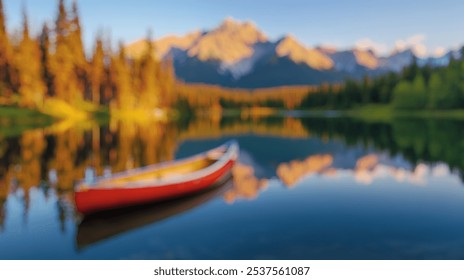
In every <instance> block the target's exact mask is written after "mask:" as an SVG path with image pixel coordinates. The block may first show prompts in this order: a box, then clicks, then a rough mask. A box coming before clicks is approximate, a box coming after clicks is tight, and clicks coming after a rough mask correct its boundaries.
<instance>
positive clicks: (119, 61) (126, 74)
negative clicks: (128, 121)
mask: <svg viewBox="0 0 464 280" xmlns="http://www.w3.org/2000/svg"><path fill="white" fill-rule="evenodd" d="M110 71H111V76H112V79H113V85H114V90H115V95H116V106H117V108H118V109H121V110H128V109H133V108H134V107H135V95H134V93H133V87H132V85H133V81H132V79H131V66H130V64H129V63H128V59H127V57H126V53H125V50H124V45H123V44H122V43H121V44H120V45H119V51H118V54H117V55H116V56H113V57H112V59H111V66H110Z"/></svg>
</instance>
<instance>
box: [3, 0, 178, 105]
mask: <svg viewBox="0 0 464 280" xmlns="http://www.w3.org/2000/svg"><path fill="white" fill-rule="evenodd" d="M66 4H67V3H66V1H65V0H58V13H57V15H56V18H55V21H54V24H52V25H51V26H49V25H48V24H46V23H45V24H43V27H42V30H41V32H40V34H38V36H34V35H32V34H31V32H30V29H29V22H28V17H27V14H26V12H23V23H22V28H21V31H20V32H17V34H13V35H9V34H8V32H7V28H6V22H5V14H4V9H3V2H2V0H0V105H12V106H20V107H25V108H31V109H41V108H42V107H43V105H44V102H46V100H47V99H51V98H54V99H59V100H62V101H65V102H67V103H69V104H71V105H76V104H81V103H86V102H88V103H92V104H94V105H98V106H109V107H110V108H115V109H121V110H130V109H133V108H142V109H153V108H163V107H170V106H172V104H173V103H174V102H175V92H174V83H175V75H174V69H173V65H172V61H171V60H166V61H163V62H162V61H159V60H158V59H157V58H156V57H155V55H154V45H153V42H152V39H151V36H150V35H148V36H147V38H146V48H145V51H144V53H143V55H141V56H140V57H139V58H129V57H128V55H126V52H125V47H124V44H123V43H122V42H121V43H120V44H119V47H118V48H117V50H113V49H112V47H111V43H110V40H109V39H108V38H107V36H104V34H102V33H100V34H99V35H98V36H97V38H96V40H95V42H94V47H93V50H92V53H91V54H90V55H86V52H85V50H84V45H83V42H82V30H81V23H80V19H79V12H78V6H77V3H76V1H74V2H73V3H72V5H71V7H70V9H68V8H69V7H67V5H66Z"/></svg>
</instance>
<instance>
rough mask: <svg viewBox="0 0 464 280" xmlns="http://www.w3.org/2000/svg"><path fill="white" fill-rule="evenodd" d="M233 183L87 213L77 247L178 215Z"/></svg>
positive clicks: (79, 233)
mask: <svg viewBox="0 0 464 280" xmlns="http://www.w3.org/2000/svg"><path fill="white" fill-rule="evenodd" d="M231 186H232V182H231V180H230V179H229V180H228V181H226V182H225V183H221V184H220V185H218V186H213V187H212V188H211V189H208V190H206V191H203V192H201V193H198V194H195V195H192V196H189V197H185V198H181V199H176V200H171V201H166V202H163V203H157V204H153V205H144V206H138V207H132V208H128V209H120V210H113V211H107V212H103V213H97V214H94V215H92V216H86V217H84V219H83V220H82V221H81V222H80V223H79V225H78V228H77V236H76V243H77V246H78V247H79V248H84V247H86V246H88V245H91V244H94V243H96V242H99V241H102V240H105V239H108V238H111V237H114V236H116V235H120V234H122V233H124V232H128V231H130V230H133V229H137V228H140V227H143V226H145V225H149V224H154V223H157V222H159V221H162V220H164V219H168V218H171V217H174V216H176V215H179V214H181V213H184V212H186V211H189V210H191V209H193V208H195V207H198V206H200V205H203V204H205V203H207V202H208V201H210V200H212V199H213V198H215V197H217V196H220V195H222V194H223V193H224V192H226V191H227V190H228V189H230V188H231Z"/></svg>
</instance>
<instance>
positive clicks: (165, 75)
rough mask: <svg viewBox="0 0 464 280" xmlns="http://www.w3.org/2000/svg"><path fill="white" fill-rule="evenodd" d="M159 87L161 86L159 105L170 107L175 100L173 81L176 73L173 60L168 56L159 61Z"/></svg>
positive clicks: (174, 81)
mask: <svg viewBox="0 0 464 280" xmlns="http://www.w3.org/2000/svg"><path fill="white" fill-rule="evenodd" d="M158 80H159V81H160V87H161V96H160V98H161V106H162V107H171V106H172V105H173V104H174V102H175V100H176V98H177V97H176V92H175V88H174V87H175V83H176V74H175V71H174V60H173V58H172V56H169V57H168V58H167V59H166V60H164V61H162V63H161V71H159V78H158Z"/></svg>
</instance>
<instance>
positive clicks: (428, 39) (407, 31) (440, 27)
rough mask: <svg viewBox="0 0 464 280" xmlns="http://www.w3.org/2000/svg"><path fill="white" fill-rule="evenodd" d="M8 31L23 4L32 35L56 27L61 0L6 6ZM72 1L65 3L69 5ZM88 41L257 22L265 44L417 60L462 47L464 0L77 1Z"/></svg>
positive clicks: (11, 1)
mask: <svg viewBox="0 0 464 280" xmlns="http://www.w3.org/2000/svg"><path fill="white" fill-rule="evenodd" d="M3 1H4V6H5V12H6V15H7V24H8V28H9V30H10V31H11V32H14V30H17V29H18V28H19V26H20V23H21V9H22V8H21V6H22V4H23V3H25V6H26V8H27V12H28V15H29V17H30V22H31V24H32V30H35V31H36V32H38V31H39V30H40V29H41V25H42V23H43V22H44V21H49V22H51V21H53V20H54V19H55V17H56V14H57V2H58V0H22V1H20V0H3ZM71 2H72V0H68V3H69V4H71ZM77 2H78V4H79V9H80V16H81V21H82V25H83V30H84V42H85V44H86V46H87V48H91V46H92V45H93V41H94V38H95V36H96V35H97V34H98V32H99V31H104V32H105V33H109V34H111V37H112V39H113V41H114V42H117V41H119V40H122V41H123V42H126V43H130V42H133V41H136V40H138V39H140V38H144V37H145V36H146V34H147V30H149V29H150V30H152V32H153V35H154V37H155V38H160V37H163V36H165V35H168V34H177V35H181V34H185V33H187V32H191V31H194V30H208V29H212V28H214V27H216V26H218V25H219V24H220V23H221V22H222V21H223V20H224V18H226V17H232V18H234V19H236V20H240V21H244V20H247V21H252V22H254V23H255V24H256V25H257V26H258V27H259V28H260V29H261V30H262V31H263V32H264V33H265V34H266V35H267V36H268V37H270V38H271V39H278V38H279V37H281V36H283V35H286V34H292V35H294V36H295V37H296V38H298V40H299V41H300V42H302V43H303V44H305V45H307V46H319V45H325V46H334V47H337V48H340V49H345V48H351V47H354V46H357V47H360V48H371V49H374V50H375V51H376V52H377V53H378V54H381V55H385V54H388V53H389V52H391V51H392V50H394V49H398V50H401V49H404V48H407V47H412V48H413V49H414V50H415V52H416V54H418V55H419V56H425V55H439V54H442V53H443V52H444V51H446V50H448V49H457V48H458V47H460V46H462V45H464V34H463V33H462V30H464V16H463V15H462V14H463V12H464V1H462V0H440V1H429V0H422V1H419V0H389V1H386V0H375V1H374V0H345V1H343V0H337V1H336V0H233V1H230V0H169V1H168V0H77Z"/></svg>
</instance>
